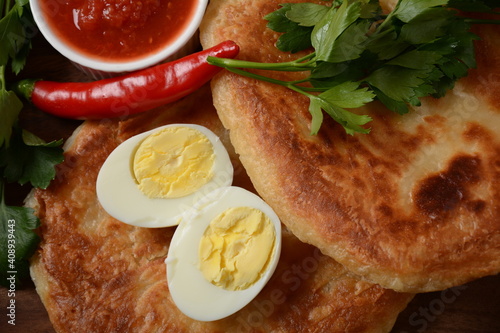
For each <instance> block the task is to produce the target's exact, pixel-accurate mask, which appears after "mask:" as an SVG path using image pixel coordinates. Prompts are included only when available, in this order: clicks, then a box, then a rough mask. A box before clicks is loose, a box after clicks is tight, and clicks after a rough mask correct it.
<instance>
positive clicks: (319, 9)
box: [285, 2, 329, 27]
mask: <svg viewBox="0 0 500 333" xmlns="http://www.w3.org/2000/svg"><path fill="white" fill-rule="evenodd" d="M328 11H329V7H326V6H323V5H318V4H315V3H309V2H303V3H296V4H293V5H290V6H289V7H288V9H287V10H286V12H285V16H286V17H287V18H288V19H289V20H290V21H292V22H295V23H298V24H299V25H300V26H304V27H312V26H315V25H316V23H318V22H319V21H320V20H321V19H322V18H323V16H325V14H326V13H328Z"/></svg>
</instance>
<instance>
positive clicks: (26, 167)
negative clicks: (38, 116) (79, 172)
mask: <svg viewBox="0 0 500 333" xmlns="http://www.w3.org/2000/svg"><path fill="white" fill-rule="evenodd" d="M23 132H24V133H23ZM61 143H62V140H58V141H52V142H49V143H44V142H43V141H41V139H39V138H38V139H36V140H35V139H34V136H33V134H30V133H27V132H26V131H22V130H20V129H15V130H14V133H13V136H12V138H11V144H10V145H9V147H8V148H5V149H3V150H1V151H0V167H1V168H3V177H4V178H5V179H6V180H7V181H9V182H18V183H19V184H21V185H23V184H26V183H30V184H31V185H32V186H34V187H39V188H47V186H48V185H49V183H50V181H51V180H53V179H54V177H55V174H56V171H55V168H54V167H55V165H56V164H59V163H61V162H62V161H63V159H64V157H63V150H62V148H61V147H60V145H61Z"/></svg>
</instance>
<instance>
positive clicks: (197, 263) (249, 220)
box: [96, 124, 281, 321]
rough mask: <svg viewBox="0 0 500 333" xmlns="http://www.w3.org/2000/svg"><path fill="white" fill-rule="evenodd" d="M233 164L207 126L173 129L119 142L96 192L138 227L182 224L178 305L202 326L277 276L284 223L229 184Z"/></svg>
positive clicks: (172, 249) (173, 289) (177, 245)
mask: <svg viewBox="0 0 500 333" xmlns="http://www.w3.org/2000/svg"><path fill="white" fill-rule="evenodd" d="M232 180H233V166H232V163H231V161H230V158H229V154H228V153H227V151H226V149H225V147H224V146H223V145H222V143H221V141H220V140H219V138H218V137H217V136H216V135H215V134H214V133H213V132H211V131H210V130H208V129H207V128H205V127H203V126H199V125H192V124H173V125H167V126H162V127H159V128H156V129H154V130H151V131H148V132H144V133H142V134H139V135H136V136H134V137H132V138H130V139H128V140H126V141H124V142H123V143H122V144H120V145H119V146H118V147H117V148H116V149H115V150H114V151H113V152H112V153H111V154H110V155H109V157H108V158H107V160H106V161H105V163H104V164H103V166H102V167H101V170H100V171H99V174H98V178H97V183H96V191H97V196H98V199H99V201H100V203H101V205H102V207H103V208H104V209H105V210H106V211H107V212H108V213H109V214H110V215H111V216H113V217H114V218H116V219H118V220H120V221H122V222H124V223H127V224H131V225H135V226H139V227H149V228H158V227H168V226H175V225H178V226H177V228H176V230H175V232H174V235H173V237H172V240H171V243H170V246H169V251H168V255H167V258H166V259H165V264H166V266H167V276H166V278H167V281H168V287H169V291H170V294H171V296H172V299H173V301H174V303H175V304H176V305H177V307H178V308H179V309H180V310H181V311H182V312H183V313H184V314H185V315H187V316H189V317H191V318H193V319H195V320H199V321H213V320H218V319H221V318H224V317H227V316H229V315H231V314H233V313H235V312H237V311H238V310H240V309H241V308H243V307H244V306H245V305H246V304H248V303H249V302H251V301H252V300H253V299H254V298H255V296H257V294H258V293H259V292H260V291H261V290H262V288H263V287H264V286H265V285H266V283H267V282H268V281H269V279H270V278H271V276H272V274H273V273H274V271H275V269H276V266H277V264H278V260H279V256H280V252H281V223H280V220H279V218H278V216H277V215H276V214H275V212H274V211H273V210H272V208H271V207H270V206H269V205H267V203H265V202H264V200H262V199H261V198H260V197H259V196H257V195H256V194H254V193H252V192H250V191H247V190H245V189H243V188H240V187H235V186H231V183H232Z"/></svg>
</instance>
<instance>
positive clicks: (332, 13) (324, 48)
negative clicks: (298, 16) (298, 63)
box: [311, 1, 361, 61]
mask: <svg viewBox="0 0 500 333" xmlns="http://www.w3.org/2000/svg"><path fill="white" fill-rule="evenodd" d="M360 15H361V3H359V2H352V3H348V1H344V2H343V3H342V5H341V6H340V7H339V8H335V7H331V8H330V9H329V11H328V12H327V13H326V14H325V15H324V16H323V17H322V19H321V20H320V22H319V23H318V24H316V25H315V26H314V29H313V31H312V34H311V43H312V46H313V47H314V49H315V50H316V57H317V59H318V60H322V61H331V60H332V58H333V54H334V50H335V49H336V48H338V47H343V45H339V42H338V38H339V36H340V35H341V34H342V33H343V32H344V31H345V30H346V29H347V28H348V27H349V26H350V25H351V24H353V23H354V22H355V21H356V20H357V19H358V18H359V17H360ZM333 60H334V59H333Z"/></svg>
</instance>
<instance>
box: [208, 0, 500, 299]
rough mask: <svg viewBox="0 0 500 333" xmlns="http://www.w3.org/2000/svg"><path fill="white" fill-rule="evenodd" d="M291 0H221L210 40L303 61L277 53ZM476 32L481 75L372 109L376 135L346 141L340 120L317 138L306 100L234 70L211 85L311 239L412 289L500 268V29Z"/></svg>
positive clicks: (281, 211)
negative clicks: (282, 17) (440, 92)
mask: <svg viewBox="0 0 500 333" xmlns="http://www.w3.org/2000/svg"><path fill="white" fill-rule="evenodd" d="M291 2H297V1H291ZM280 3H282V1H279V0H257V1H255V0H251V1H250V0H237V1H236V0H231V1H229V0H213V1H211V2H210V6H209V8H208V11H207V14H206V16H205V20H204V22H203V24H202V26H201V41H202V45H203V46H204V47H209V46H211V45H214V44H216V43H217V42H219V41H222V40H226V39H231V40H234V41H235V42H237V43H238V44H239V45H240V47H241V52H240V55H239V58H240V59H245V60H250V61H262V62H278V61H286V60H291V59H293V58H295V57H300V56H302V55H303V54H296V55H290V54H287V53H283V52H280V51H277V49H276V48H275V47H274V43H275V41H276V40H277V38H278V36H279V34H278V33H275V32H273V31H271V30H270V29H267V28H266V23H267V22H266V21H265V20H264V19H263V16H264V15H266V14H268V13H270V12H272V11H274V10H276V9H278V8H279V4H280ZM384 5H385V7H389V6H390V5H393V2H391V4H389V5H388V4H387V3H386V4H384ZM241 8H245V10H244V11H242V10H240V9H241ZM475 29H476V32H477V33H478V34H479V35H480V36H481V37H482V39H483V40H482V41H480V42H478V43H477V53H478V69H477V70H473V71H471V72H470V75H469V77H468V78H466V79H463V80H461V81H460V82H459V83H458V84H457V85H456V87H455V89H454V90H453V91H451V92H450V93H449V94H447V96H445V97H444V98H442V99H439V100H434V99H430V98H428V99H425V100H424V101H423V105H422V106H421V107H419V108H415V109H414V110H412V111H411V113H410V114H408V115H404V116H399V115H396V114H395V113H392V112H389V111H388V110H386V109H385V108H384V107H383V106H381V104H379V103H376V102H374V103H371V104H370V105H368V106H367V107H365V108H363V109H362V110H360V111H361V112H363V113H364V114H368V115H370V116H371V117H372V118H373V119H374V120H373V122H372V123H371V124H370V126H371V128H372V131H371V133H370V134H368V135H361V134H358V135H355V136H349V135H346V133H345V131H344V130H343V129H342V128H341V127H340V126H339V125H338V124H335V123H333V122H332V121H330V120H331V119H328V120H326V121H325V122H324V123H323V125H322V128H321V130H320V133H319V134H318V135H317V136H310V135H309V132H310V129H309V123H310V116H309V114H308V100H307V98H305V97H303V96H299V95H298V94H296V93H294V92H292V91H290V90H287V89H286V88H282V87H279V86H275V85H272V84H268V83H263V82H257V81H255V80H252V79H248V78H244V77H239V76H237V75H234V74H231V73H228V72H225V73H223V74H222V75H220V76H218V77H217V78H216V79H215V80H213V81H212V83H213V85H212V87H213V94H214V103H215V106H216V108H217V110H218V113H219V116H220V118H221V120H222V122H223V124H224V126H225V127H226V128H227V129H229V131H230V137H231V142H232V144H233V145H234V146H235V148H236V151H237V153H238V154H239V155H240V158H241V161H242V164H243V166H244V167H245V169H246V170H247V172H248V174H249V176H250V178H251V179H252V182H253V184H254V186H255V188H256V190H257V191H258V193H259V194H260V195H261V196H262V197H263V198H264V199H265V200H266V201H267V202H268V203H269V204H270V205H271V206H272V207H273V208H274V209H275V211H276V212H277V213H278V215H279V216H280V217H281V218H282V219H283V222H284V223H285V224H286V225H287V226H288V227H289V229H290V230H291V231H292V232H293V233H294V234H295V235H296V236H297V237H298V238H299V239H301V240H302V241H304V242H307V243H310V244H313V245H315V246H317V247H318V248H319V249H321V251H322V252H323V253H325V254H327V255H329V256H331V257H333V258H334V259H336V260H337V261H338V262H340V263H342V264H343V265H345V266H346V267H347V268H348V269H349V270H350V271H352V272H354V273H355V274H359V275H360V276H363V277H365V278H366V279H367V280H369V281H372V282H375V283H379V284H380V285H382V286H384V287H386V288H392V289H395V290H400V291H408V292H425V291H432V290H440V289H445V288H447V287H451V286H456V285H459V284H462V283H465V282H467V281H470V280H473V279H475V278H479V277H482V276H486V275H491V274H496V273H498V272H500V136H499V134H498V130H499V129H500V100H499V97H498V96H499V94H498V87H499V83H498V78H499V76H500V46H499V44H498V40H500V29H498V27H496V26H478V27H476V28H475ZM266 74H267V75H269V74H270V73H266ZM272 75H273V77H276V78H279V79H287V78H289V79H290V78H294V77H292V76H291V75H290V74H287V73H281V72H280V73H273V74H272ZM288 75H290V76H288ZM295 78H296V77H295Z"/></svg>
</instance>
